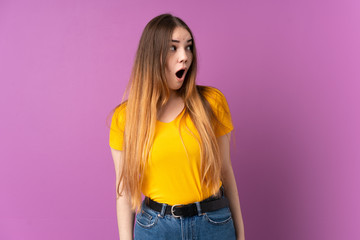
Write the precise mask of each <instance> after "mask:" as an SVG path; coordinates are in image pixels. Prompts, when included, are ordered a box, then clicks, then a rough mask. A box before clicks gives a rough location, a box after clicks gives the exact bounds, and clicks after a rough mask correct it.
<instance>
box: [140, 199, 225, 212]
mask: <svg viewBox="0 0 360 240" xmlns="http://www.w3.org/2000/svg"><path fill="white" fill-rule="evenodd" d="M145 204H146V206H148V207H149V208H151V209H152V210H154V211H157V212H161V210H162V207H163V204H162V203H158V202H155V201H154V200H151V199H150V198H148V197H145ZM199 204H200V211H201V213H205V212H212V211H216V210H218V209H221V208H224V207H228V206H229V201H228V199H227V198H226V197H220V198H215V197H210V198H207V199H205V200H203V201H201V202H199ZM164 214H171V215H173V216H174V217H191V216H195V215H198V214H199V212H198V209H197V206H196V203H191V204H186V205H184V204H176V205H172V206H170V205H167V206H166V208H165V213H164Z"/></svg>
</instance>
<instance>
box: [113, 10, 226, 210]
mask: <svg viewBox="0 0 360 240" xmlns="http://www.w3.org/2000/svg"><path fill="white" fill-rule="evenodd" d="M176 27H183V28H185V29H186V30H187V31H189V33H190V35H191V37H192V39H193V47H192V53H193V60H192V64H191V66H190V68H189V70H188V73H187V75H186V77H185V80H184V83H183V85H182V87H181V88H180V89H179V90H177V91H178V94H179V96H181V97H182V98H183V100H184V103H185V112H184V114H183V119H182V120H184V118H185V116H190V118H191V120H192V121H193V123H194V125H195V127H196V129H197V131H198V133H199V136H200V139H199V142H200V151H201V173H200V174H201V177H202V183H203V184H204V185H205V186H207V187H208V188H209V189H210V191H211V192H212V193H213V194H215V193H217V190H218V187H219V179H220V177H221V159H220V152H219V146H218V144H217V140H216V136H215V133H214V121H217V119H216V117H215V114H214V112H213V110H212V109H211V107H210V105H209V103H208V102H207V100H206V98H205V95H206V93H207V92H208V90H209V88H207V87H202V86H197V85H196V84H195V79H196V71H197V58H196V48H195V41H194V37H193V34H192V32H191V30H190V29H189V27H188V26H187V25H186V24H185V23H184V22H183V21H182V20H181V19H179V18H177V17H174V16H172V15H170V14H162V15H160V16H157V17H155V18H154V19H152V20H151V21H150V22H149V23H148V24H147V25H146V27H145V29H144V31H143V33H142V36H141V39H140V43H139V46H138V50H137V53H136V58H135V63H134V65H133V69H132V74H131V77H130V81H129V86H128V88H129V91H128V100H127V101H125V102H123V103H122V104H123V105H124V106H126V120H125V131H124V141H123V164H122V168H121V169H120V179H119V182H118V183H117V188H116V189H117V196H118V197H119V196H120V195H121V194H122V192H125V193H126V195H128V196H131V197H130V200H131V206H132V208H133V209H138V208H139V207H140V205H141V186H142V181H143V176H144V170H145V166H146V162H147V159H148V156H149V153H150V149H151V146H152V142H153V140H154V133H155V124H156V121H157V112H158V110H159V109H161V107H162V106H164V104H166V102H167V101H168V99H169V94H170V92H169V88H168V86H167V82H166V78H165V70H164V67H162V66H165V63H166V58H167V52H168V49H169V42H170V40H171V36H172V33H173V30H174V29H175V28H176ZM182 122H184V121H182ZM120 183H122V184H121V185H120Z"/></svg>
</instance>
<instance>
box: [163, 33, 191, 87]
mask: <svg viewBox="0 0 360 240" xmlns="http://www.w3.org/2000/svg"><path fill="white" fill-rule="evenodd" d="M192 58H193V54H192V38H191V35H190V33H189V32H188V31H187V30H186V29H185V28H183V27H177V28H175V29H174V31H173V34H172V37H171V40H170V48H169V50H168V54H167V58H166V65H165V76H166V81H167V84H168V87H169V89H170V90H177V89H179V88H181V86H182V85H183V82H184V79H185V76H186V74H187V72H188V70H189V68H190V66H191V63H192Z"/></svg>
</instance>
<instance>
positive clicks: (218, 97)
mask: <svg viewBox="0 0 360 240" xmlns="http://www.w3.org/2000/svg"><path fill="white" fill-rule="evenodd" d="M205 98H206V99H207V100H208V102H209V104H210V106H211V108H212V110H213V113H214V114H215V116H216V118H217V121H215V122H214V123H213V124H214V131H215V135H216V137H220V136H223V135H225V134H227V133H229V132H231V131H232V130H233V129H234V126H233V123H232V120H231V114H230V109H229V105H228V103H227V101H226V98H225V96H224V94H223V93H222V92H220V90H218V89H216V88H210V91H208V93H207V94H206V95H205Z"/></svg>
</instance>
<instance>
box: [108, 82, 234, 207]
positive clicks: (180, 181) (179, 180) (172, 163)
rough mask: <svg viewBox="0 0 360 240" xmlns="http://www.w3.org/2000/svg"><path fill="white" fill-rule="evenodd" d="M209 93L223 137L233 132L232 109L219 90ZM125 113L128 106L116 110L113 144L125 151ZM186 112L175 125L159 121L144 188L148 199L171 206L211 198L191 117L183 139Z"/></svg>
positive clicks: (111, 131)
mask: <svg viewBox="0 0 360 240" xmlns="http://www.w3.org/2000/svg"><path fill="white" fill-rule="evenodd" d="M209 90H210V91H208V92H207V93H206V94H205V98H206V99H207V101H208V102H209V104H210V106H211V108H212V110H213V112H214V114H215V115H216V117H217V119H218V120H219V121H220V122H221V124H214V128H215V129H214V131H215V135H216V136H217V137H219V136H222V135H225V134H227V133H229V132H231V131H232V129H233V125H232V121H231V115H230V110H229V107H228V104H227V102H226V99H225V97H224V95H223V94H222V93H221V92H220V91H219V90H217V89H215V88H209ZM125 110H126V107H124V105H121V106H120V107H118V108H116V110H115V112H114V115H113V118H112V123H111V128H110V141H109V145H110V147H111V148H114V149H117V150H122V149H123V147H122V145H123V132H124V128H125ZM184 112H185V111H184V110H183V111H182V112H181V113H180V114H179V115H178V116H177V117H176V118H175V119H174V120H173V121H171V122H168V123H164V122H160V121H157V122H156V126H155V137H154V142H153V145H152V148H151V151H150V156H149V159H148V162H147V165H146V168H145V174H144V181H143V186H142V192H143V194H144V195H145V196H147V197H149V198H151V199H153V200H154V201H157V202H160V203H167V204H169V205H174V204H188V203H192V202H197V201H201V200H203V199H206V198H208V197H209V196H210V195H211V193H210V191H209V189H207V188H206V187H205V186H203V185H202V184H201V181H200V180H201V178H200V145H199V142H198V140H197V139H200V138H199V133H198V132H197V130H196V128H195V126H194V124H193V122H192V121H191V119H190V117H189V116H186V117H185V121H186V126H185V125H184V124H182V125H181V128H180V132H181V137H180V133H179V124H180V119H181V117H182V116H183V114H184ZM189 130H190V131H189ZM220 186H221V181H220V179H219V187H220Z"/></svg>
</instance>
